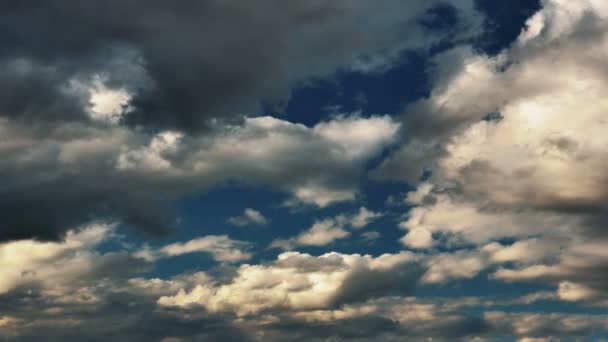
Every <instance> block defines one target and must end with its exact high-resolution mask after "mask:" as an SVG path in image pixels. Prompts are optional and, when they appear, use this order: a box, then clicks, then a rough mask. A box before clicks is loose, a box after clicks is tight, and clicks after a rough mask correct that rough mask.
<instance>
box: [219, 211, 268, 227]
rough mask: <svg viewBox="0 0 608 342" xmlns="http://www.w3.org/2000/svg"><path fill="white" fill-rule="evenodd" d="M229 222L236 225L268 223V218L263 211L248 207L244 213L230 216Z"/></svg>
mask: <svg viewBox="0 0 608 342" xmlns="http://www.w3.org/2000/svg"><path fill="white" fill-rule="evenodd" d="M227 221H228V223H230V224H233V225H235V226H239V227H244V226H248V225H251V224H256V225H265V224H268V219H267V218H266V217H264V215H262V213H261V212H259V211H257V210H255V209H251V208H247V209H245V210H244V211H243V214H242V215H240V216H233V217H230V218H228V220H227Z"/></svg>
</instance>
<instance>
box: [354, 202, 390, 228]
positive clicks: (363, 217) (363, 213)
mask: <svg viewBox="0 0 608 342" xmlns="http://www.w3.org/2000/svg"><path fill="white" fill-rule="evenodd" d="M380 217H382V213H377V212H373V211H370V210H368V209H367V208H365V207H361V208H359V213H357V215H355V216H353V217H352V219H351V223H350V224H351V226H352V227H353V228H355V229H360V228H363V227H365V226H367V225H368V224H370V223H371V222H372V221H374V220H376V219H378V218H380Z"/></svg>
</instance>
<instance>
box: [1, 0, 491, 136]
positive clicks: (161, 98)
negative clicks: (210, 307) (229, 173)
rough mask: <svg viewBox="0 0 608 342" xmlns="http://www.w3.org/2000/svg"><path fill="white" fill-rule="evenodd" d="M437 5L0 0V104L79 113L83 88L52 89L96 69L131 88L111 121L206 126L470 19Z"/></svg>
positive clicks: (474, 21) (424, 44) (79, 116)
mask: <svg viewBox="0 0 608 342" xmlns="http://www.w3.org/2000/svg"><path fill="white" fill-rule="evenodd" d="M441 5H443V6H445V5H444V3H443V2H442V1H438V0H436V1H435V0H434V1H416V2H412V3H409V4H407V5H405V4H403V3H402V2H400V1H394V0H385V1H382V3H378V4H373V5H371V4H369V3H367V2H365V1H323V0H321V1H313V2H310V1H295V2H292V3H290V4H289V5H286V4H284V3H282V2H281V1H276V0H264V1H261V2H257V3H255V4H249V3H241V2H236V1H231V2H225V1H217V0H207V1H203V2H200V1H186V2H183V3H181V4H179V5H177V4H173V3H165V2H163V1H154V2H150V1H147V2H143V1H130V2H128V3H125V2H124V1H118V0H104V1H101V2H99V3H96V4H94V5H89V4H87V5H83V4H80V3H78V2H76V1H67V2H62V4H61V5H51V4H49V3H42V4H36V3H30V2H27V3H20V4H3V5H2V7H0V12H1V13H2V21H3V22H4V23H6V25H5V30H3V33H2V36H1V37H0V40H1V41H2V42H3V43H2V53H1V54H0V63H2V65H3V70H7V69H8V68H6V66H8V65H10V64H11V63H25V64H24V67H23V68H22V69H20V70H18V73H17V74H13V73H10V72H9V73H3V74H2V77H1V80H0V84H1V85H0V88H1V89H2V93H15V94H16V95H15V96H14V97H13V98H12V100H10V101H8V100H7V101H3V102H2V103H1V104H0V113H2V114H1V115H2V116H6V115H8V116H9V117H19V118H21V119H23V120H32V119H35V118H51V117H54V118H56V119H60V120H61V121H66V120H67V121H72V120H86V119H87V115H86V112H85V111H84V110H83V108H84V107H83V106H82V104H83V103H82V102H83V97H82V96H80V95H78V94H71V93H66V92H64V91H62V89H63V88H65V86H66V85H67V84H68V83H69V82H70V81H72V80H74V79H90V78H92V77H94V75H105V76H107V78H108V83H109V85H110V89H112V90H115V91H121V90H120V89H123V90H124V91H126V92H127V93H129V94H130V96H129V97H130V99H129V100H128V104H129V107H130V109H129V110H125V111H124V113H123V114H124V117H123V118H122V121H124V122H127V123H129V124H131V125H145V126H152V127H156V128H164V129H180V130H187V131H196V130H200V129H202V128H211V127H212V126H213V125H214V121H215V120H218V119H219V120H225V121H230V120H234V119H238V118H239V117H238V115H236V113H241V112H251V111H252V109H255V108H256V106H257V105H259V104H260V103H261V101H263V100H268V101H271V102H279V103H280V102H282V101H284V100H285V99H286V98H287V97H288V94H289V91H290V86H291V85H293V84H294V83H295V82H298V81H306V80H307V79H309V78H316V77H323V76H327V75H329V74H331V73H332V72H335V71H336V70H338V69H351V70H359V71H361V72H369V71H373V70H377V69H382V68H383V67H386V66H387V65H390V64H391V62H392V61H393V60H394V59H395V58H396V57H397V56H398V55H399V53H400V52H401V51H403V50H405V49H427V48H429V47H431V46H432V45H433V44H437V43H438V42H439V41H440V40H441V39H448V38H452V37H455V38H461V39H462V38H463V37H469V36H471V35H472V34H473V33H474V32H475V31H473V30H471V29H472V28H474V27H476V25H478V24H479V21H480V20H479V17H478V15H477V14H476V11H475V9H474V4H473V1H469V0H463V1H458V2H455V3H454V5H453V6H451V7H450V8H452V9H453V10H454V11H456V13H457V14H458V18H459V19H460V20H459V21H458V22H457V25H454V26H453V29H452V30H449V32H446V31H444V30H430V29H428V28H427V27H426V26H425V25H424V20H423V19H426V20H427V21H428V20H433V9H434V8H436V7H438V6H441ZM41 13H44V15H42V14H41ZM104 13H107V15H106V14H104ZM126 18H130V19H133V18H137V19H136V20H128V19H126ZM370 18H371V19H370ZM235 23H239V24H238V25H237V24H235ZM74 28H77V29H74ZM353 37H356V38H353ZM29 63H33V64H34V65H35V66H34V67H31V66H30V64H29ZM10 69H12V70H16V69H15V68H10ZM98 99H99V100H101V98H98ZM96 102H98V101H96ZM97 107H98V108H101V105H100V103H99V102H98V103H97ZM106 108H107V107H106Z"/></svg>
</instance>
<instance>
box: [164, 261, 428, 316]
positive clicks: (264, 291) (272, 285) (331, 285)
mask: <svg viewBox="0 0 608 342" xmlns="http://www.w3.org/2000/svg"><path fill="white" fill-rule="evenodd" d="M414 261H415V256H414V255H412V254H409V253H401V254H394V255H389V254H387V255H382V256H379V257H377V258H374V257H371V256H369V255H357V254H355V255H345V254H339V253H329V254H325V255H322V256H320V257H313V256H311V255H308V254H301V253H298V252H286V253H283V254H281V255H279V256H278V258H277V260H276V261H275V262H273V263H270V264H268V265H242V266H241V267H239V269H238V270H237V275H236V277H235V278H234V279H232V280H231V281H230V282H229V283H227V284H216V283H214V282H208V283H203V284H199V285H197V286H196V287H194V288H193V289H192V290H191V291H184V290H183V289H182V290H180V291H179V292H178V293H177V294H175V295H173V296H163V297H161V298H160V299H159V300H158V303H159V304H160V305H163V306H178V307H189V306H193V305H194V306H202V307H204V308H206V309H207V310H209V311H212V312H223V311H229V312H235V313H237V314H239V315H247V314H254V313H258V312H260V311H263V310H273V309H274V310H277V309H285V310H301V309H307V310H310V309H322V308H330V307H333V306H335V305H339V304H342V303H345V302H351V301H362V300H365V299H367V298H372V297H375V296H381V295H383V294H386V293H388V292H389V291H397V290H399V291H404V290H407V289H408V288H409V287H411V286H412V285H413V284H414V283H415V282H416V281H417V277H418V274H419V270H418V267H417V266H416V265H415V263H414ZM408 283H409V285H408Z"/></svg>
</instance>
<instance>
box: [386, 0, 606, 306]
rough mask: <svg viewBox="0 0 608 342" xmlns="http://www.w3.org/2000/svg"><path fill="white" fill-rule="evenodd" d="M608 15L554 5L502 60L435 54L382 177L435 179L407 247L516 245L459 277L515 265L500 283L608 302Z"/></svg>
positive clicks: (591, 5) (417, 196)
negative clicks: (540, 286) (604, 270)
mask: <svg viewBox="0 0 608 342" xmlns="http://www.w3.org/2000/svg"><path fill="white" fill-rule="evenodd" d="M607 10H608V8H607V7H606V6H604V5H601V4H600V3H599V2H597V1H580V2H576V3H571V2H566V1H559V0H547V1H544V2H543V9H542V10H541V11H539V12H538V13H536V14H535V15H534V16H533V17H531V18H530V19H529V21H528V23H527V28H526V29H525V30H524V31H523V32H522V33H521V35H520V37H519V38H518V39H517V40H516V41H515V42H514V43H513V45H512V46H511V47H509V48H507V49H505V50H504V51H503V52H501V53H500V54H498V55H496V56H486V55H481V54H479V53H476V52H474V51H472V50H471V49H469V48H466V47H458V48H455V49H453V50H452V51H448V52H446V53H443V54H441V55H439V56H438V57H437V59H436V66H435V68H434V76H433V80H434V84H435V87H434V89H433V91H432V92H431V94H430V96H429V97H428V98H426V99H422V100H420V101H418V102H416V103H414V104H412V105H411V106H409V108H407V110H406V112H405V114H404V115H403V129H404V131H405V132H406V136H407V138H408V141H407V142H406V143H405V145H404V146H403V147H401V148H400V150H399V151H397V152H396V153H395V154H394V155H393V156H392V157H390V158H389V159H388V160H386V161H385V162H384V163H383V165H381V167H380V168H379V169H378V170H377V173H378V175H383V176H387V177H395V178H399V179H402V180H409V181H411V182H418V180H419V179H420V177H421V176H422V173H423V171H424V170H429V171H431V172H432V175H431V177H430V178H429V179H428V180H427V181H425V182H423V183H420V184H419V185H418V187H417V189H416V190H415V191H413V192H411V193H410V194H408V196H407V200H408V202H409V203H408V204H411V205H413V206H415V208H413V209H412V210H411V211H410V212H409V213H408V214H407V215H406V218H405V220H404V221H403V222H401V227H403V228H404V229H406V230H407V234H406V235H405V237H404V238H403V239H402V240H401V241H402V242H403V244H404V245H405V246H407V247H409V248H416V249H427V250H432V249H433V248H435V247H438V246H441V247H447V248H463V247H466V246H470V245H477V246H484V245H487V244H489V245H488V246H486V247H487V248H489V250H491V246H492V242H493V241H500V240H504V239H512V240H516V242H515V243H514V244H513V245H511V246H509V247H508V248H501V251H500V252H496V253H495V254H494V255H492V256H490V257H489V258H490V259H485V258H482V259H483V260H485V261H483V262H481V260H480V259H479V258H477V257H473V258H472V259H470V265H469V266H470V267H464V268H460V269H457V271H455V272H464V273H463V275H466V272H465V270H467V269H468V270H471V274H477V272H478V271H476V270H479V269H483V268H485V267H486V265H488V264H487V263H486V262H489V263H496V262H498V263H502V262H509V261H514V262H517V263H524V264H529V265H526V266H524V267H515V268H513V269H510V268H504V269H502V270H500V271H498V272H497V273H496V277H497V279H503V280H528V281H530V280H538V281H541V280H542V281H548V282H551V283H552V284H554V285H555V286H556V290H557V295H558V297H559V298H561V299H563V300H568V301H578V302H585V303H592V302H594V301H595V302H596V303H597V302H599V303H603V302H605V300H606V298H607V297H606V294H605V292H604V291H603V290H601V289H602V288H605V287H606V285H607V284H608V283H607V282H606V279H604V277H601V276H598V275H597V270H598V268H599V267H603V265H605V264H606V261H607V260H608V259H606V256H605V255H604V254H602V253H599V252H598V251H599V250H601V247H600V246H604V248H605V246H606V245H608V240H607V239H606V236H607V235H606V230H605V225H606V222H608V221H607V220H606V214H605V213H606V199H607V198H608V187H607V186H606V185H607V184H608V183H607V181H606V176H605V172H604V165H605V164H606V161H607V158H608V154H607V153H606V151H607V149H606V148H607V147H608V138H606V134H604V133H603V132H604V131H605V130H606V120H605V112H606V108H608V102H606V99H607V98H608V93H606V89H608V88H607V80H608V77H606V72H605V70H604V69H605V68H604V62H603V61H604V60H605V59H606V58H607V57H608V55H606V42H607V41H608V36H606V32H607V29H606V28H607V27H606V21H605V20H604V18H606V17H608V12H607ZM556 70H559V72H556ZM573 113H574V114H573ZM518 240H520V241H518ZM592 246H593V247H592ZM486 247H484V248H486ZM560 248H561V249H560ZM489 250H488V251H489ZM462 253H464V252H462ZM439 260H441V259H439ZM447 260H449V262H448V261H441V262H439V263H438V264H437V265H436V266H434V268H440V269H441V271H440V272H439V274H440V275H445V274H446V272H448V273H449V272H450V271H451V270H454V268H453V267H452V265H451V263H452V262H455V261H456V260H453V259H452V258H451V257H449V258H448V259H447ZM465 260H466V259H465ZM440 265H445V266H443V267H442V266H440ZM432 278H433V277H432ZM432 278H431V279H432ZM438 279H442V276H439V277H438Z"/></svg>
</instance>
